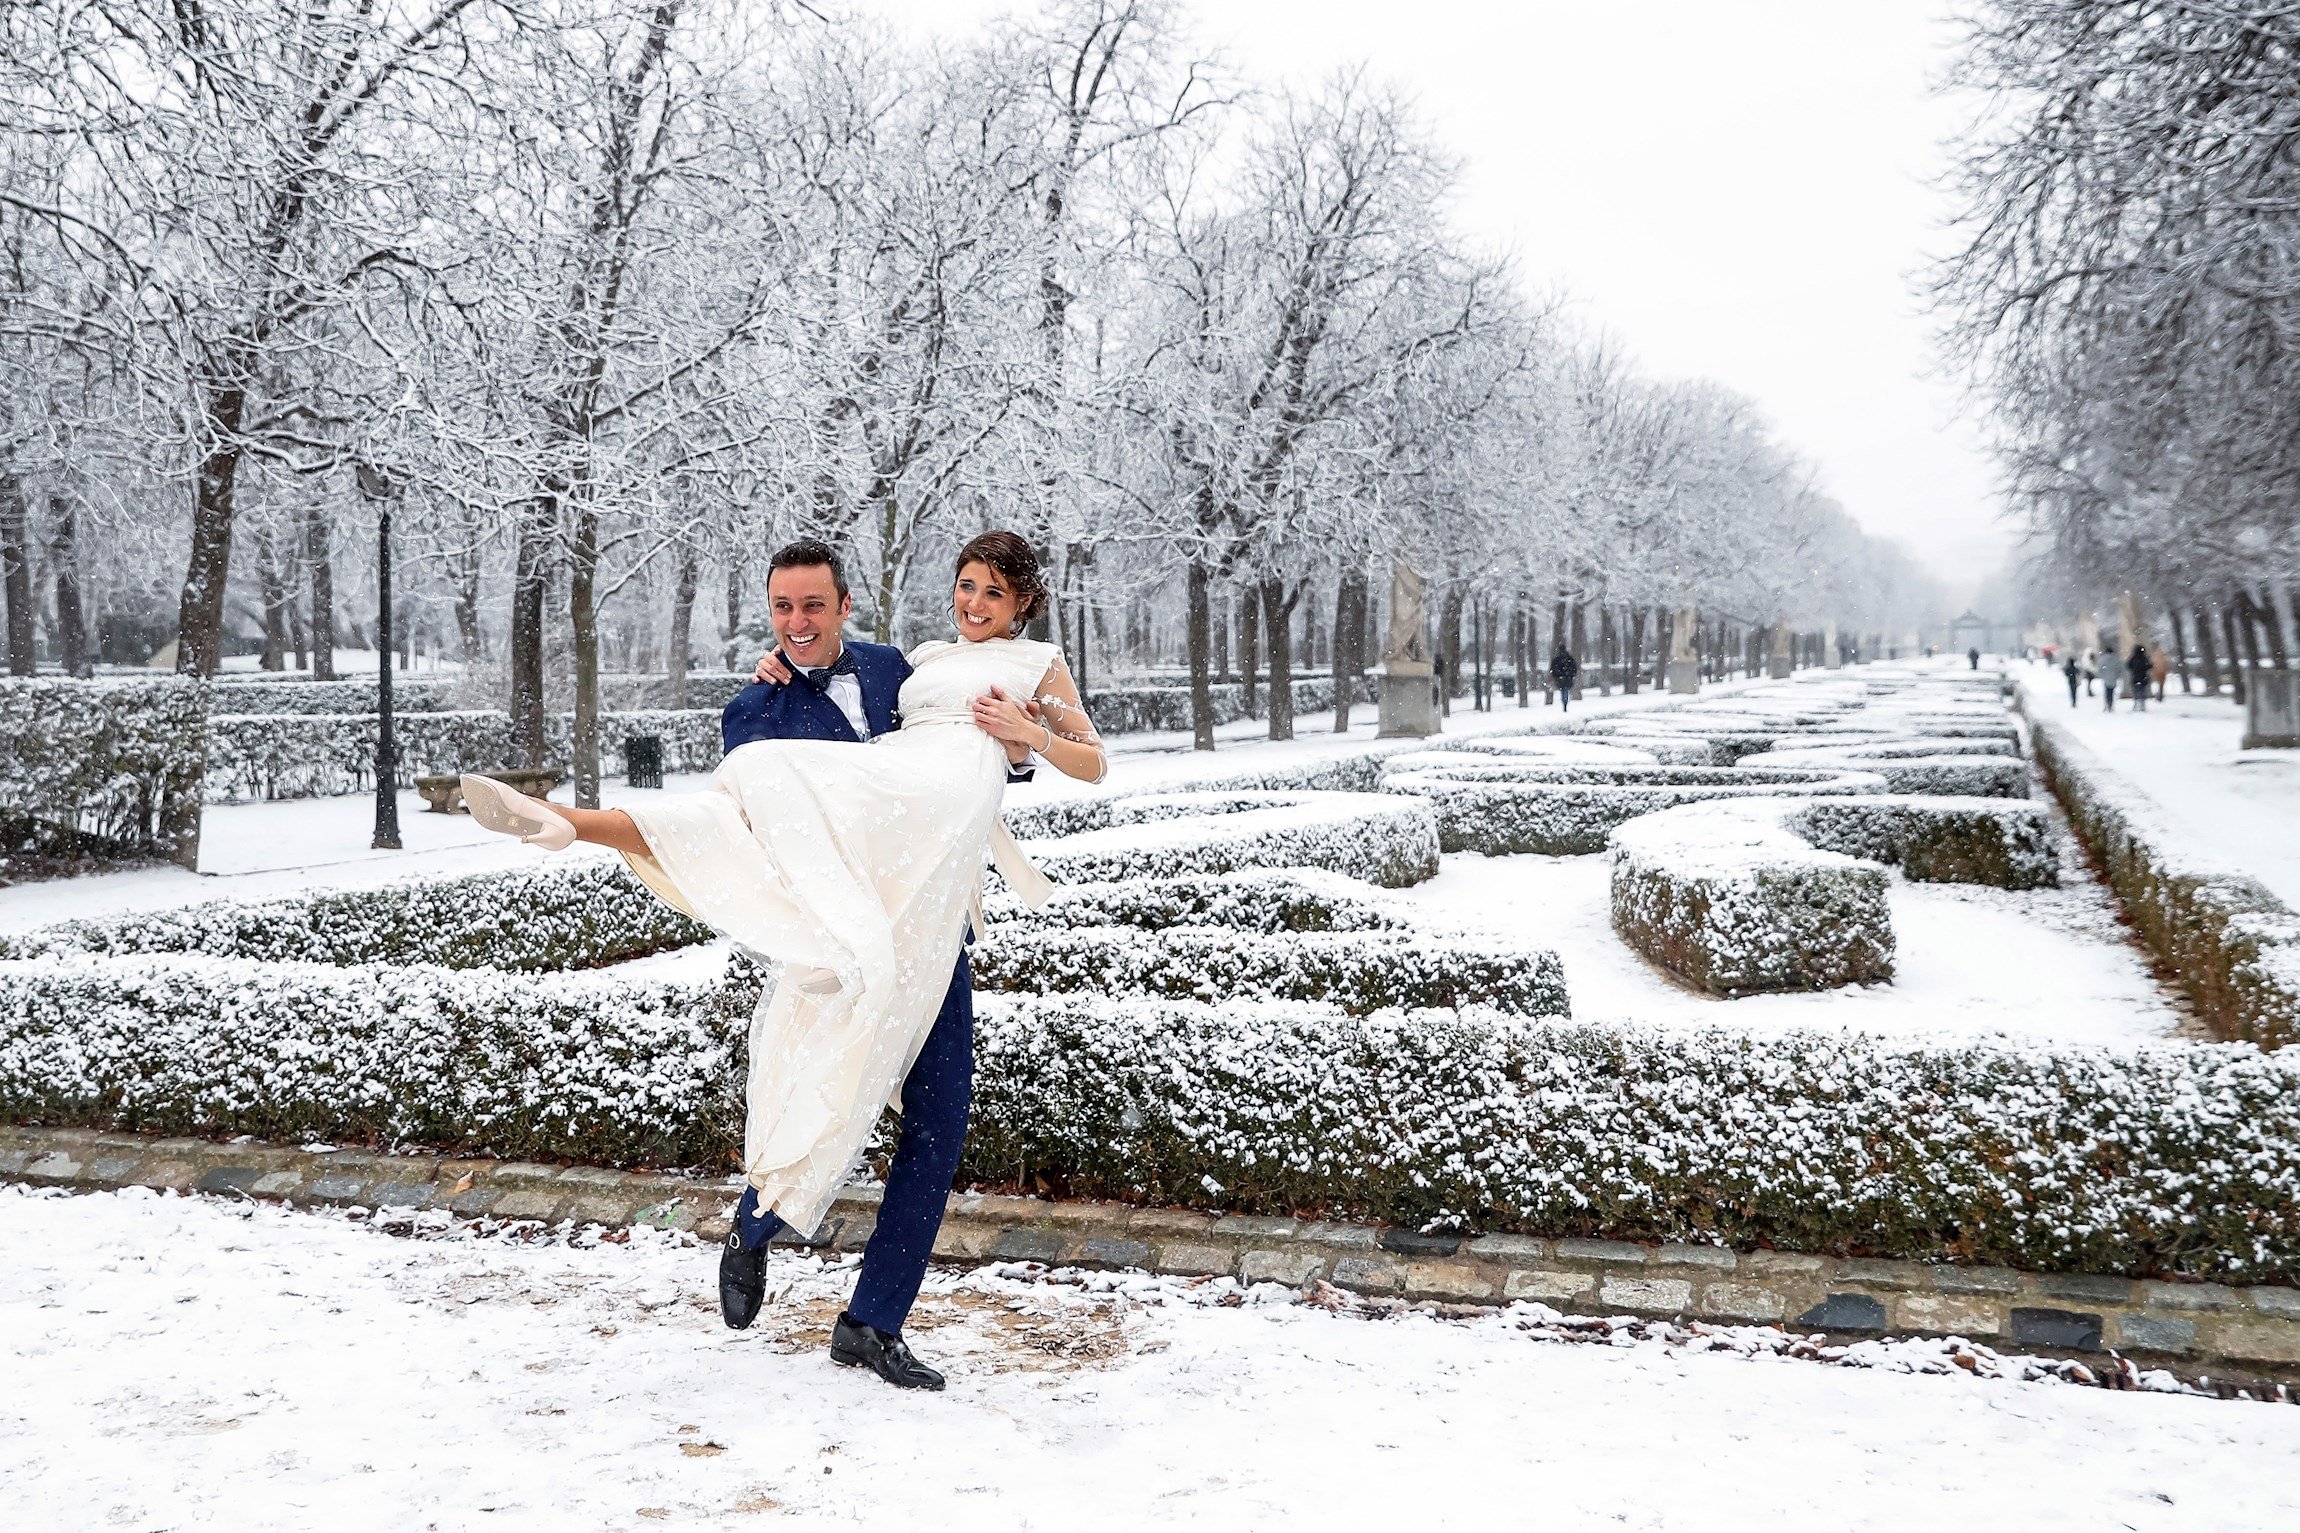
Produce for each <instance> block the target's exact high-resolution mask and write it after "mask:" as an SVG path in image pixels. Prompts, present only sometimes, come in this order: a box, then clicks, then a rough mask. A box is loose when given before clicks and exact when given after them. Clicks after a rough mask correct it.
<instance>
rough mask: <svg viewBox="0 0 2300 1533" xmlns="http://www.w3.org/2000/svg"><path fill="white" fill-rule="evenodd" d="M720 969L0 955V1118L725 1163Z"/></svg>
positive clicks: (731, 1067)
mask: <svg viewBox="0 0 2300 1533" xmlns="http://www.w3.org/2000/svg"><path fill="white" fill-rule="evenodd" d="M730 993H731V992H730V990H729V988H728V987H725V986H722V985H718V984H707V985H686V986H681V985H669V984H663V983H660V982H657V983H635V982H631V981H626V980H618V979H614V978H610V977H607V976H602V975H588V974H560V975H544V976H537V975H526V974H507V973H504V972H502V971H500V970H492V969H480V970H455V969H447V968H441V967H438V966H435V965H430V964H363V965H356V966H352V967H336V966H333V965H329V964H315V963H260V964H259V963H249V962H247V961H246V960H244V959H231V958H210V957H206V956H203V955H195V954H145V955H138V956H135V957H128V958H110V957H96V956H89V955H84V954H57V955H51V956H47V957H41V958H32V959H24V960H16V961H8V962H0V1115H5V1116H7V1117H9V1118H12V1119H15V1120H17V1121H22V1122H35V1123H66V1124H80V1125H85V1126H92V1127H107V1128H125V1129H143V1130H159V1131H164V1132H179V1133H181V1132H220V1133H245V1134H256V1135H260V1136H262V1137H264V1138H268V1139H285V1140H289V1141H291V1142H293V1141H296V1140H300V1139H309V1138H327V1139H337V1138H341V1139H359V1140H367V1141H373V1142H380V1143H385V1144H400V1143H411V1144H423V1145H433V1146H440V1147H449V1148H455V1147H460V1148H468V1149H471V1150H473V1151H483V1152H486V1153H490V1154H496V1155H506V1156H539V1157H551V1158H558V1157H566V1158H571V1159H578V1160H590V1161H596V1162H601V1163H604V1164H608V1165H631V1164H640V1163H654V1164H670V1165H698V1164H707V1165H718V1164H722V1163H724V1161H725V1160H726V1158H727V1154H728V1151H729V1148H730V1146H731V1145H733V1144H734V1143H736V1142H737V1141H738V1139H739V1132H737V1131H735V1130H734V1129H733V1128H732V1125H734V1124H736V1123H739V1121H740V1118H741V1111H740V1107H739V1100H738V1099H739V1093H740V1090H741V1082H742V1079H743V1071H742V1064H741V1061H740V1059H739V1057H738V1056H739V1054H740V1051H741V1050H740V1045H741V1041H742V1026H741V1020H740V1018H739V1017H737V1016H735V1015H732V1014H731V1007H730V1006H729V1004H728V997H729V995H730Z"/></svg>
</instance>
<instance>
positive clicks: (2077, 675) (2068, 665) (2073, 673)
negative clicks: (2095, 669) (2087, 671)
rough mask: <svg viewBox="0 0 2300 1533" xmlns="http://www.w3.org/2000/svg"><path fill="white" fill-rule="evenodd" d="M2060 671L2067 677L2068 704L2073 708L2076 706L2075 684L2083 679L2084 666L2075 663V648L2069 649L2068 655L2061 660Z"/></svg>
mask: <svg viewBox="0 0 2300 1533" xmlns="http://www.w3.org/2000/svg"><path fill="white" fill-rule="evenodd" d="M2060 673H2061V674H2062V675H2063V676H2066V677H2067V678H2068V705H2069V706H2070V707H2071V708H2074V707H2075V706H2076V684H2077V683H2078V682H2079V681H2081V680H2083V679H2084V667H2083V666H2081V665H2078V664H2077V663H2076V651H2075V650H2073V649H2072V650H2070V651H2069V652H2068V657H2067V658H2066V659H2064V660H2062V661H2061V663H2060Z"/></svg>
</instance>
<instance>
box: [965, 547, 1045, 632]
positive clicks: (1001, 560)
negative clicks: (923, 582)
mask: <svg viewBox="0 0 2300 1533" xmlns="http://www.w3.org/2000/svg"><path fill="white" fill-rule="evenodd" d="M970 564H987V565H989V566H990V567H991V568H992V569H993V570H996V571H997V572H998V577H999V578H1000V579H1001V580H1003V581H1005V582H1006V584H1007V588H1008V589H1009V590H1011V591H1013V592H1014V596H1015V601H1016V606H1015V609H1014V629H1013V632H1014V633H1017V634H1019V633H1021V632H1022V630H1023V629H1024V628H1026V627H1028V626H1029V625H1030V620H1031V619H1032V618H1034V617H1036V616H1038V614H1039V613H1041V612H1043V611H1045V610H1046V581H1045V580H1044V579H1043V578H1041V577H1040V575H1039V573H1038V555H1037V554H1035V553H1033V552H1031V549H1030V540H1029V539H1027V538H1025V537H1024V536H1023V535H1022V534H1021V533H1019V532H1004V531H992V532H985V533H979V534H977V535H976V536H975V537H974V538H973V539H972V540H970V541H969V542H968V543H967V545H966V547H964V548H962V549H960V550H959V551H958V568H957V569H954V570H952V571H951V578H952V579H953V580H955V579H957V578H958V576H959V574H960V572H962V571H963V570H965V568H966V567H967V566H968V565H970Z"/></svg>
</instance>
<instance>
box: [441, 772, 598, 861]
mask: <svg viewBox="0 0 2300 1533" xmlns="http://www.w3.org/2000/svg"><path fill="white" fill-rule="evenodd" d="M463 802H464V805H465V807H467V808H468V809H470V811H471V817H472V818H473V819H475V820H477V821H478V822H479V823H480V824H482V825H484V826H486V827H487V828H488V829H489V830H492V831H494V832H496V833H497V834H499V835H505V836H517V837H518V838H519V839H520V840H522V841H525V842H527V843H528V844H529V845H530V846H539V847H541V848H543V850H545V851H547V852H558V851H565V850H566V849H567V848H568V847H570V846H573V845H574V844H575V827H574V826H573V825H572V824H571V823H569V821H568V819H567V817H566V816H565V815H563V814H560V813H559V812H558V811H557V810H555V809H553V808H552V807H551V806H550V805H549V804H546V803H544V802H543V801H542V800H540V799H533V798H529V797H528V796H527V795H526V794H524V793H522V792H520V791H519V790H518V789H517V788H514V787H511V786H509V785H508V784H505V783H499V782H497V781H496V780H495V779H494V778H492V777H475V776H473V775H472V774H470V773H468V772H466V773H465V774H464V775H463Z"/></svg>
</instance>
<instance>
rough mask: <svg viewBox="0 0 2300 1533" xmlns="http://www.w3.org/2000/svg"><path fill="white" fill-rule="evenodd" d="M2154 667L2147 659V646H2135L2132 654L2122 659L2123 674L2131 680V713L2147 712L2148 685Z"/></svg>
mask: <svg viewBox="0 0 2300 1533" xmlns="http://www.w3.org/2000/svg"><path fill="white" fill-rule="evenodd" d="M2154 670H2155V666H2154V665H2153V664H2152V663H2151V662H2150V660H2149V658H2148V646H2147V645H2145V644H2135V645H2133V646H2132V653H2131V654H2129V655H2127V656H2125V657H2124V674H2125V675H2127V676H2129V677H2131V678H2132V711H2133V712H2134V713H2146V712H2147V711H2148V683H2149V681H2150V679H2151V674H2152V673H2153V672H2154Z"/></svg>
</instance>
